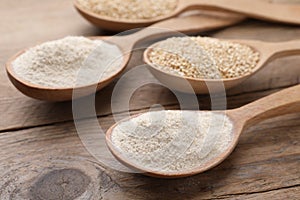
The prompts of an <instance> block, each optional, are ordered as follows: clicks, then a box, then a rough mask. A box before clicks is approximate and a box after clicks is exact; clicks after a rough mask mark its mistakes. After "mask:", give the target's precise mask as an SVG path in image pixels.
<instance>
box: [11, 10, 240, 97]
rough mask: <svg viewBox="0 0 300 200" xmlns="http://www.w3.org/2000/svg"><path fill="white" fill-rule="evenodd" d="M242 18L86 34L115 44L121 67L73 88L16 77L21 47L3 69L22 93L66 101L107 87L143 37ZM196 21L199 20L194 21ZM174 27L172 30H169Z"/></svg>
mask: <svg viewBox="0 0 300 200" xmlns="http://www.w3.org/2000/svg"><path fill="white" fill-rule="evenodd" d="M243 19H244V18H242V17H236V16H235V17H233V16H231V15H230V16H228V17H227V18H218V17H215V16H206V15H195V16H187V17H182V18H174V19H170V20H166V21H163V22H159V23H157V24H155V25H153V27H149V28H146V29H142V30H140V31H138V32H136V33H134V34H131V35H126V36H113V37H89V38H90V39H93V40H103V41H106V42H108V43H111V44H114V45H116V46H117V47H118V48H119V49H120V50H121V52H122V54H123V63H122V66H121V67H120V69H119V70H118V71H117V72H116V73H115V74H113V75H111V76H110V77H107V78H106V79H103V80H101V81H100V82H98V83H95V84H91V85H86V86H81V87H75V88H51V87H44V86H41V85H35V84H32V83H30V82H28V81H26V80H24V79H22V77H19V76H18V75H17V74H16V73H15V71H14V69H13V66H12V63H13V62H14V60H15V59H17V58H18V57H19V56H20V55H22V54H23V53H25V52H26V51H27V50H28V49H25V50H22V51H20V52H19V53H17V54H16V55H14V56H13V57H11V58H10V59H9V60H8V61H7V63H6V71H7V74H8V77H9V79H10V81H11V82H12V83H13V85H14V86H15V87H16V88H17V89H18V90H19V91H21V92H22V93H23V94H25V95H27V96H29V97H32V98H35V99H39V100H45V101H68V100H72V98H73V91H74V90H75V89H76V98H79V97H82V96H87V95H89V94H93V93H95V91H99V90H101V89H102V88H103V87H105V86H107V85H108V84H109V83H111V82H112V81H113V80H115V79H116V78H117V77H118V76H119V75H120V74H121V73H122V72H123V71H124V70H125V68H126V65H127V63H128V61H129V59H130V56H131V52H132V49H133V47H134V45H135V44H136V43H138V42H139V41H142V40H145V39H151V38H156V37H161V36H165V35H172V34H174V32H176V31H179V32H182V33H195V32H199V31H208V30H213V29H217V28H221V27H225V26H229V25H232V24H235V23H238V22H240V21H242V20H243ZM195 22H199V23H195ZM174 28H175V29H176V30H174V31H171V30H172V29H174Z"/></svg>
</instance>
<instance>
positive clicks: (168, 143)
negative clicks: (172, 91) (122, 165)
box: [111, 111, 233, 173]
mask: <svg viewBox="0 0 300 200" xmlns="http://www.w3.org/2000/svg"><path fill="white" fill-rule="evenodd" d="M232 129H233V125H232V122H231V120H230V119H229V118H228V117H227V116H226V115H224V114H220V113H214V112H198V113H195V112H191V111H156V112H148V113H145V114H142V115H140V116H138V117H136V118H133V119H132V120H130V121H124V122H121V123H120V124H119V125H118V126H116V127H115V128H114V129H113V132H112V135H111V140H112V143H113V144H114V146H115V148H116V150H117V151H118V152H120V153H121V154H122V156H124V157H126V158H127V159H129V160H130V162H131V163H132V164H134V166H139V167H140V168H141V169H145V170H146V171H152V172H153V171H154V172H163V173H178V172H181V171H186V170H187V171H190V170H193V169H194V168H197V167H199V166H201V165H204V164H205V163H207V162H209V161H210V160H212V159H213V158H215V157H216V156H218V155H220V154H221V153H222V152H224V151H225V150H226V149H227V148H228V145H229V144H230V141H231V139H232Z"/></svg>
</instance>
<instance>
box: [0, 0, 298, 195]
mask: <svg viewBox="0 0 300 200" xmlns="http://www.w3.org/2000/svg"><path fill="white" fill-rule="evenodd" d="M0 9H1V11H0V22H1V28H0V35H1V37H0V44H1V45H0V63H1V66H2V68H1V71H0V80H1V81H0V91H1V93H0V111H1V114H0V115H1V116H0V119H1V121H0V132H1V133H0V146H1V151H0V159H1V162H0V199H74V198H75V197H78V198H79V199H278V200H279V199H280V200H281V199H299V196H300V145H299V141H300V120H299V119H300V115H299V114H293V115H288V116H281V117H278V118H275V119H272V120H268V121H265V122H262V123H260V124H258V125H256V126H253V127H250V128H249V129H247V130H246V131H245V132H244V133H243V134H242V136H241V139H240V142H239V144H238V146H237V148H236V149H235V151H234V152H233V154H232V155H230V156H229V158H228V159H226V160H225V161H224V162H223V163H222V164H220V165H219V166H217V167H216V168H214V169H212V170H210V171H208V172H206V173H203V174H199V175H196V176H193V177H190V178H184V179H178V180H159V179H155V178H149V177H144V176H141V175H132V174H126V173H119V172H116V171H114V170H110V169H107V168H105V167H103V166H101V165H100V164H98V163H97V162H96V160H95V159H94V158H93V157H92V156H91V155H90V154H89V153H88V152H87V151H86V150H85V148H84V147H83V145H82V143H81V141H80V140H79V138H78V136H77V133H76V130H75V127H74V123H73V120H72V105H71V103H70V102H66V103H45V102H40V101H37V100H33V99H30V98H28V97H25V96H23V95H22V94H21V93H19V92H18V91H17V90H16V89H15V88H14V87H13V86H12V84H11V83H10V82H9V81H8V78H7V76H6V74H5V68H4V63H5V61H6V60H7V59H8V58H9V57H10V56H12V55H13V54H14V53H16V52H17V51H19V50H21V49H22V48H24V47H27V46H32V45H35V44H37V43H39V42H43V41H47V40H51V39H56V38H60V37H63V36H66V35H99V34H102V33H103V32H101V31H100V30H98V29H96V28H94V27H93V26H91V25H90V24H88V23H87V22H85V21H84V20H83V19H82V18H81V17H80V16H79V15H78V14H77V13H76V11H75V10H74V9H73V7H72V2H71V1H69V0H65V1H59V0H53V1H35V0H24V1H17V0H11V1H4V0H1V1H0ZM209 34H210V35H213V36H216V37H220V38H233V39H237V38H240V39H262V40H265V41H286V40H290V39H300V28H299V27H296V26H294V27H293V26H284V25H276V24H266V23H262V22H254V21H252V22H247V23H244V24H241V25H238V26H235V27H231V28H227V29H224V30H222V31H219V32H215V33H213V32H212V33H209ZM141 58H142V51H137V52H136V53H135V54H134V56H133V58H132V59H131V61H130V64H129V67H134V66H136V65H139V64H142V62H141ZM299 63H300V57H299V56H292V57H289V58H284V59H278V60H276V61H273V62H272V63H270V64H268V66H267V67H265V68H264V69H263V70H262V71H260V72H259V73H258V74H256V76H254V77H252V78H251V79H249V80H247V81H246V82H245V83H243V84H242V85H240V86H238V87H236V88H234V89H232V90H230V91H229V92H228V94H227V96H228V98H227V101H228V107H229V108H237V107H240V106H242V105H245V104H246V103H249V102H252V101H253V100H256V99H259V98H261V97H263V96H266V95H267V94H271V93H273V92H274V91H278V90H280V89H282V88H285V87H288V86H291V85H295V84H298V83H299V82H300V78H299V75H300V66H299ZM150 78H151V77H148V76H146V75H145V77H130V78H128V80H127V82H128V84H129V86H130V83H132V82H136V81H139V80H141V79H143V80H147V79H150ZM113 88H114V84H111V85H109V86H108V87H106V88H105V89H104V90H103V91H101V92H99V93H98V94H97V101H96V102H97V105H96V107H97V109H96V110H97V115H98V117H99V121H100V123H101V125H102V126H103V127H105V128H108V127H109V126H111V125H112V124H113V123H114V120H113V117H112V112H111V109H110V95H111V93H112V90H113ZM129 89H130V88H129ZM129 89H128V91H129ZM124 92H125V93H126V91H124ZM198 100H199V103H200V107H201V108H202V109H209V107H210V106H209V102H210V98H209V97H208V96H205V95H201V96H198ZM119 101H120V102H121V101H122V99H120V100H119ZM153 104H162V105H164V106H165V107H166V108H170V109H174V108H178V105H177V101H176V98H175V97H174V95H172V93H171V92H170V91H169V90H167V89H165V88H163V87H160V86H157V85H148V86H144V87H142V88H140V89H139V90H138V91H136V92H135V94H134V95H133V97H132V99H131V102H130V109H131V110H132V113H140V112H145V111H146V110H147V109H148V108H149V107H150V106H151V105H153ZM125 111H126V109H125V108H120V109H119V110H118V113H119V114H118V115H120V116H122V115H123V114H124V112H125ZM88 123H89V122H88V121H87V125H88Z"/></svg>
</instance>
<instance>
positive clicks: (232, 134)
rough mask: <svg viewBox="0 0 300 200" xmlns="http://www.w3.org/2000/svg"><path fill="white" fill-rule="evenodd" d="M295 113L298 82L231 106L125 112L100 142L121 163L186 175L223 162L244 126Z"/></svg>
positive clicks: (164, 175) (298, 99)
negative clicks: (199, 109)
mask: <svg viewBox="0 0 300 200" xmlns="http://www.w3.org/2000/svg"><path fill="white" fill-rule="evenodd" d="M297 112H300V85H297V86H294V87H290V88H287V89H284V90H282V91H280V92H277V93H275V94H272V95H270V96H267V97H264V98H262V99H259V100H257V101H255V102H252V103H250V104H248V105H245V106H243V107H240V108H236V109H233V110H227V111H191V110H189V111H184V110H168V111H166V110H162V111H154V112H147V113H144V114H140V115H135V116H131V117H129V118H127V119H125V120H122V121H120V122H118V123H116V124H115V125H113V126H112V127H111V128H110V129H109V130H108V131H107V133H106V143H107V145H108V148H109V149H110V151H111V152H112V154H113V155H114V156H115V157H116V158H117V159H118V160H119V161H120V162H121V163H123V164H124V165H126V166H128V167H130V168H131V169H134V170H136V171H137V172H140V173H143V174H145V175H149V176H154V177H160V178H179V177H186V176H192V175H195V174H198V173H201V172H204V171H206V170H209V169H211V168H213V167H214V166H216V165H218V164H220V163H221V162H222V161H223V160H225V159H226V158H227V157H228V156H229V155H230V154H231V152H232V151H233V150H234V148H235V146H236V145H237V143H238V140H239V137H240V135H241V133H242V132H243V130H244V129H245V127H248V126H251V125H254V124H256V123H258V122H261V121H263V120H265V119H268V118H272V117H276V116H281V115H284V114H289V113H297Z"/></svg>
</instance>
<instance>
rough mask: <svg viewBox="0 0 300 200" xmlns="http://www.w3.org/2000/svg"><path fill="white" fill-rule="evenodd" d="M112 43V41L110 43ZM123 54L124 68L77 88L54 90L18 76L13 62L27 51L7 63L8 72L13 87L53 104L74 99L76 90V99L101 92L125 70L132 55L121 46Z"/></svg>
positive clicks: (105, 39)
mask: <svg viewBox="0 0 300 200" xmlns="http://www.w3.org/2000/svg"><path fill="white" fill-rule="evenodd" d="M89 39H92V40H95V39H98V40H103V41H107V39H108V37H89ZM108 42H110V41H108ZM117 47H118V48H119V49H120V50H121V52H123V61H122V67H120V68H119V69H118V71H116V72H115V73H114V74H113V75H112V76H110V77H107V78H105V79H102V80H101V81H100V82H98V83H95V84H90V85H85V86H77V87H76V88H73V87H70V88H53V87H46V86H41V85H37V84H33V83H30V82H29V81H26V80H24V79H22V78H21V77H20V76H19V75H17V74H16V73H15V71H14V69H13V65H12V63H13V61H14V60H15V59H16V58H18V57H19V56H21V55H22V54H24V53H25V52H26V50H22V51H20V52H19V53H17V54H16V55H14V56H13V57H12V58H10V59H9V60H8V61H7V63H6V71H7V75H8V77H9V79H10V81H11V82H12V83H13V85H14V86H15V87H16V88H17V89H18V90H19V91H20V92H22V93H23V94H25V95H27V96H29V97H32V98H35V99H39V100H46V101H50V102H51V101H52V102H59V101H68V100H71V99H72V98H73V91H74V89H76V98H80V97H83V96H87V95H89V94H92V93H95V91H99V90H101V89H102V88H104V87H105V86H107V85H108V84H109V83H110V82H111V81H112V80H114V79H115V78H116V77H118V76H119V75H120V74H121V73H122V72H123V71H124V69H125V67H124V66H126V65H127V63H128V61H129V59H130V55H129V54H125V53H124V52H125V50H124V49H123V48H122V47H121V46H117Z"/></svg>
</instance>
